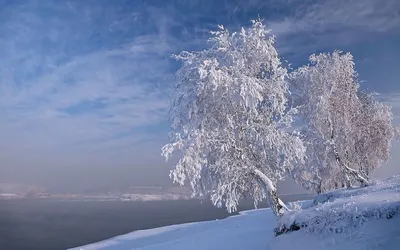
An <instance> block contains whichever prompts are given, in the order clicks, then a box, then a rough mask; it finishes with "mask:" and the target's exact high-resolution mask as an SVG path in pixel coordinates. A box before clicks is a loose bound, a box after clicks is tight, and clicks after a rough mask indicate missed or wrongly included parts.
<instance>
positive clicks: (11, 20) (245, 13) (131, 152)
mask: <svg viewBox="0 0 400 250" xmlns="http://www.w3.org/2000/svg"><path fill="white" fill-rule="evenodd" d="M399 9H400V2H399V1H398V0H382V1H375V0H353V1H345V0H332V1H315V0H302V1H300V0H267V1H259V0H247V1H238V0H236V1H227V0H221V1H215V0H213V1H210V0H203V1H200V0H171V1H167V0H165V1H151V0H149V1H145V0H141V1H139V0H131V1H127V0H114V1H106V0H98V1H94V0H75V1H57V0H36V1H34V0H32V1H7V0H0V34H1V36H0V114H1V117H2V118H1V119H0V138H1V140H0V150H1V152H2V153H1V156H0V165H1V167H0V171H1V172H0V178H1V179H0V181H24V182H30V183H39V184H43V185H53V184H54V185H55V184H59V183H62V182H65V183H66V184H67V183H72V182H77V183H89V182H90V183H95V182H96V183H99V182H105V181H107V180H110V182H114V183H121V182H124V183H125V182H126V183H134V184H136V183H139V184H164V183H168V182H169V180H168V177H167V173H168V167H167V166H168V165H167V164H165V163H164V162H163V159H162V158H161V156H160V147H161V146H162V145H163V144H164V143H165V142H166V141H167V133H168V123H167V120H166V109H167V105H168V93H169V91H171V90H170V86H171V82H172V76H173V73H174V70H176V69H177V67H179V64H178V63H177V62H174V61H173V60H172V59H171V58H170V55H171V54H173V53H178V52H179V51H181V50H196V49H201V48H204V47H205V46H207V42H206V40H207V38H208V36H209V33H208V32H209V31H210V30H215V29H216V26H217V25H218V24H223V25H225V26H227V27H228V28H230V29H231V30H235V29H238V28H240V27H242V26H248V25H249V24H250V22H249V21H250V19H255V18H257V16H258V15H259V16H260V17H262V18H264V19H265V22H266V24H267V25H268V26H269V27H270V28H271V29H272V30H273V32H274V33H275V34H276V36H277V46H278V49H279V51H280V52H281V55H282V57H283V58H285V59H287V60H289V61H290V62H291V63H292V64H293V66H298V65H302V64H304V63H307V59H308V56H309V55H310V54H311V53H315V52H330V51H333V50H334V49H341V50H343V51H346V52H347V51H350V52H351V53H353V55H354V56H355V60H356V67H357V69H358V71H359V74H360V78H361V79H362V80H363V81H364V83H363V85H362V87H363V88H365V89H369V90H371V91H377V92H380V93H381V96H380V98H381V99H382V100H384V101H385V102H387V103H389V104H391V105H393V107H394V112H395V115H396V122H399V119H398V118H397V117H398V116H399V115H400V112H399V111H400V83H399V79H400V72H399V71H398V68H399V67H400V60H399V58H400V47H399V45H398V44H400V12H399ZM395 149H398V147H395ZM398 160H400V159H398ZM396 161H397V159H396V158H395V157H394V159H393V160H392V161H391V163H390V164H392V165H394V164H395V162H396ZM93 172H97V173H98V174H96V176H94V177H93V174H92V173H93ZM89 176H91V177H90V178H89ZM143 176H146V178H143ZM49 183H50V184H49ZM88 185H89V184H88ZM116 185H117V184H116Z"/></svg>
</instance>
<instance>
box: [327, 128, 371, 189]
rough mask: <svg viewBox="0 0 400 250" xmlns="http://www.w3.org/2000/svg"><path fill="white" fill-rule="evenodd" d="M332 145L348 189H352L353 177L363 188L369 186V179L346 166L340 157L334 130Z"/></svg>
mask: <svg viewBox="0 0 400 250" xmlns="http://www.w3.org/2000/svg"><path fill="white" fill-rule="evenodd" d="M331 145H332V149H333V153H334V155H335V159H336V162H337V163H338V164H339V166H340V169H341V170H342V173H343V177H344V181H345V185H346V187H347V188H349V187H351V182H350V177H349V175H351V176H352V177H353V178H354V179H356V180H357V181H359V182H360V183H361V186H366V185H368V184H369V179H368V178H366V177H363V176H362V175H361V174H360V173H359V172H358V171H357V170H355V169H352V168H350V167H348V166H347V165H346V164H344V163H343V162H342V160H341V158H340V156H339V152H338V150H337V148H336V144H335V138H334V130H333V129H332V134H331Z"/></svg>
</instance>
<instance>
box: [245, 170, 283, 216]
mask: <svg viewBox="0 0 400 250" xmlns="http://www.w3.org/2000/svg"><path fill="white" fill-rule="evenodd" d="M253 174H254V176H255V178H256V179H257V181H258V183H259V184H260V185H261V187H262V188H263V189H264V190H265V193H266V196H267V202H268V205H269V206H270V208H271V210H272V212H273V213H274V214H275V216H276V217H281V216H282V215H283V214H284V212H285V211H289V209H288V208H287V207H286V205H285V203H283V201H282V200H281V199H279V197H278V194H277V193H276V187H275V185H274V184H273V183H272V181H271V180H270V179H269V178H268V177H267V176H266V175H265V174H264V173H263V172H261V171H260V170H259V169H255V170H254V172H253Z"/></svg>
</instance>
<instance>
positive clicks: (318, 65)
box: [291, 51, 394, 192]
mask: <svg viewBox="0 0 400 250" xmlns="http://www.w3.org/2000/svg"><path fill="white" fill-rule="evenodd" d="M310 62H311V64H310V65H308V66H304V67H301V68H299V69H298V70H296V71H294V72H293V73H292V74H291V80H292V82H293V85H294V86H295V87H296V88H297V89H298V90H300V96H301V98H302V99H301V100H302V103H301V104H302V105H301V108H300V110H301V114H302V115H303V117H304V122H305V128H304V130H303V131H304V132H303V138H304V141H305V145H306V147H307V158H306V161H305V164H304V165H302V166H300V167H299V168H298V169H295V170H294V171H293V173H292V175H293V176H294V178H295V180H296V181H297V182H299V183H301V184H302V185H303V186H305V187H307V188H309V189H313V190H315V191H316V192H322V191H325V190H327V189H331V188H334V187H340V186H343V184H344V185H345V186H347V187H349V186H351V183H352V182H358V183H361V184H362V185H366V184H368V182H369V178H368V173H369V172H370V171H372V170H373V169H374V168H377V167H379V166H381V165H382V163H383V162H385V161H386V160H387V159H388V157H389V154H390V143H391V140H392V138H393V135H394V128H393V127H392V123H391V121H392V114H391V111H390V108H389V107H388V106H386V105H383V104H381V103H379V102H378V101H376V100H375V99H374V98H373V95H369V94H365V93H364V92H362V91H361V90H360V88H359V87H360V85H359V81H358V75H357V72H356V71H355V68H354V62H353V57H352V55H351V54H350V53H347V54H343V53H341V52H340V51H335V52H333V53H332V54H319V55H312V56H311V57H310Z"/></svg>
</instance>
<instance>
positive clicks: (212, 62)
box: [163, 20, 305, 216]
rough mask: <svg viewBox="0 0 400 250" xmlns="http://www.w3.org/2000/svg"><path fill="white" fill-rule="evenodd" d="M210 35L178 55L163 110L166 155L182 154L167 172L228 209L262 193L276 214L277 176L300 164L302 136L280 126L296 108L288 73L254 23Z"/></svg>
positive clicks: (279, 203) (270, 39) (288, 122)
mask: <svg viewBox="0 0 400 250" xmlns="http://www.w3.org/2000/svg"><path fill="white" fill-rule="evenodd" d="M220 28H221V29H220V30H219V31H217V32H213V33H212V38H211V40H210V41H211V43H212V46H211V48H209V49H206V50H203V51H198V52H182V53H181V54H179V55H177V56H176V58H177V59H179V60H181V61H182V62H183V66H182V68H181V69H180V70H179V71H178V73H177V81H176V83H175V86H174V90H173V92H174V96H173V98H172V103H171V107H170V118H171V123H172V131H171V143H169V144H167V145H165V146H164V147H163V155H164V156H165V157H166V158H167V159H168V157H169V156H170V155H171V154H172V153H173V152H175V151H178V152H180V153H181V154H180V155H181V158H180V160H179V162H178V163H177V164H176V166H175V168H174V170H172V171H171V177H172V178H173V180H174V181H175V182H178V183H180V184H182V185H183V184H184V183H185V181H188V182H189V183H190V185H191V187H192V189H193V194H194V195H198V196H210V197H211V200H212V202H213V204H214V205H216V206H218V207H221V206H225V207H226V208H227V210H228V211H235V210H236V207H237V205H238V203H239V201H240V199H241V198H242V197H243V196H244V195H246V196H249V197H251V198H252V199H253V200H254V202H255V203H258V202H259V201H261V200H262V199H264V198H267V201H268V203H269V205H270V206H271V208H272V210H273V211H274V213H275V214H276V215H277V216H280V215H282V214H283V213H284V211H285V210H287V208H286V206H285V205H284V204H283V202H282V201H281V200H280V199H279V198H278V196H277V194H276V181H277V180H279V179H282V178H284V177H285V176H286V174H287V172H288V171H291V170H292V169H293V168H294V167H295V166H296V165H297V163H299V162H301V161H302V159H303V157H304V153H305V148H304V146H303V143H302V140H301V139H300V138H298V137H297V136H295V135H294V134H292V133H290V132H288V131H287V128H288V127H289V126H290V125H291V123H292V115H293V114H294V113H295V109H293V108H291V107H289V106H288V95H289V92H288V82H287V70H286V69H285V67H283V66H282V63H281V60H280V57H279V55H278V52H277V51H276V49H275V47H274V37H273V36H272V35H271V34H270V31H269V30H267V29H266V27H265V26H264V25H263V24H262V22H261V21H260V20H257V21H254V22H253V25H252V27H251V28H249V29H244V28H243V29H242V30H241V32H240V33H232V34H230V33H229V32H228V30H226V29H225V28H224V27H222V26H221V27H220Z"/></svg>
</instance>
